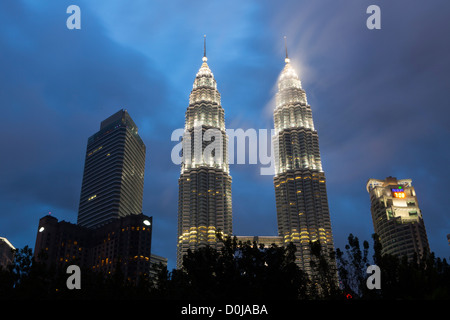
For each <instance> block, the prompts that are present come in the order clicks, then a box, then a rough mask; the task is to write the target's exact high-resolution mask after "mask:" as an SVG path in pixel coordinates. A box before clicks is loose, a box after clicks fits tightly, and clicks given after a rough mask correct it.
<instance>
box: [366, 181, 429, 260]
mask: <svg viewBox="0 0 450 320" xmlns="http://www.w3.org/2000/svg"><path fill="white" fill-rule="evenodd" d="M366 188H367V192H368V193H369V194H370V202H371V212H372V220H373V226H374V229H375V233H376V234H377V235H378V236H379V238H380V243H381V246H382V250H381V253H382V254H386V253H387V254H392V255H396V256H399V257H402V256H407V258H408V259H409V260H411V259H412V258H413V257H414V254H416V255H417V257H421V256H423V255H424V254H427V253H429V252H430V248H429V245H428V238H427V234H426V231H425V224H424V221H423V216H422V211H421V210H420V209H419V203H418V201H417V196H416V191H415V190H414V187H413V186H412V181H411V179H403V180H397V179H396V178H393V177H387V178H386V179H385V180H377V179H369V181H368V182H367V185H366Z"/></svg>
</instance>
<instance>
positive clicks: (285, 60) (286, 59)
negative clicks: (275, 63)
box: [284, 36, 290, 63]
mask: <svg viewBox="0 0 450 320" xmlns="http://www.w3.org/2000/svg"><path fill="white" fill-rule="evenodd" d="M284 50H286V58H285V59H284V62H286V63H288V62H289V61H290V60H289V56H288V51H287V40H286V36H284Z"/></svg>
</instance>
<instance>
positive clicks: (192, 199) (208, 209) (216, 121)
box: [177, 46, 232, 268]
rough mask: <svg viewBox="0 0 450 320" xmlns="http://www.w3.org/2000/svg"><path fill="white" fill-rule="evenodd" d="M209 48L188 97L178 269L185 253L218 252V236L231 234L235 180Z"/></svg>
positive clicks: (180, 204) (181, 179)
mask: <svg viewBox="0 0 450 320" xmlns="http://www.w3.org/2000/svg"><path fill="white" fill-rule="evenodd" d="M206 62H207V57H206V46H205V50H204V54H203V63H202V65H201V67H200V70H199V71H198V73H197V75H196V77H195V80H194V85H193V89H192V91H191V94H190V97H189V106H188V108H187V111H186V119H185V131H184V136H183V160H182V163H181V174H180V178H179V180H178V185H179V198H178V199H179V200H178V243H177V267H178V268H181V267H182V262H183V255H184V254H185V253H186V252H187V250H189V249H191V250H195V249H197V248H200V247H203V246H207V245H208V246H210V247H213V248H216V249H218V248H219V247H220V242H218V241H217V237H216V233H217V232H219V233H221V234H222V235H223V236H228V235H231V233H232V211H231V177H230V175H229V167H228V147H227V146H228V137H227V135H226V132H225V118H224V110H223V109H222V106H221V105H220V93H219V91H218V90H217V83H216V80H215V79H214V75H213V73H212V72H211V70H210V69H209V66H208V64H207V63H206Z"/></svg>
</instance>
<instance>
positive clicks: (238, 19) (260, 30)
mask: <svg viewBox="0 0 450 320" xmlns="http://www.w3.org/2000/svg"><path fill="white" fill-rule="evenodd" d="M71 4H76V5H78V6H79V7H80V8H81V30H69V29H67V27H66V19H67V18H68V17H69V14H67V13H66V9H67V7H68V6H69V5H71ZM372 4H377V5H379V6H380V8H381V26H382V28H381V30H369V29H368V28H367V27H366V19H367V18H368V17H369V15H368V14H367V13H366V9H367V7H368V6H369V5H372ZM448 12H450V2H449V1H444V0H442V1H439V0H432V1H420V2H418V1H406V0H398V1H380V0H370V1H366V0H358V1H353V0H342V1H335V0H308V1H305V0H292V1H268V0H244V1H242V0H241V1H237V0H227V1H218V0H210V1H181V0H171V1H160V0H155V1H148V0H147V1H145V0H134V1H124V0H122V1H120V0H86V1H75V0H71V1H66V0H59V1H50V0H45V1H44V0H42V1H35V0H2V1H1V2H0V107H1V115H2V125H1V126H0V137H1V140H0V150H1V157H0V168H1V169H0V170H1V171H0V178H1V179H0V236H2V237H6V238H8V239H9V240H10V241H11V242H12V244H13V245H14V246H15V247H17V248H22V247H24V246H25V245H29V246H30V247H32V248H34V243H35V238H36V233H37V226H38V222H39V219H40V218H41V217H43V216H44V215H46V214H48V213H49V212H51V214H52V215H53V216H55V217H56V218H58V219H59V220H65V221H69V222H72V223H76V219H77V211H78V202H79V197H80V191H81V182H82V175H83V166H84V156H85V151H86V143H87V139H88V137H89V136H91V135H92V134H94V133H95V132H96V131H98V129H99V126H100V122H101V121H102V120H104V119H105V118H107V117H108V116H110V115H111V114H113V113H115V112H117V111H118V110H119V109H122V108H124V109H127V110H128V112H129V113H130V115H131V117H132V118H133V119H134V121H135V122H136V124H137V125H138V127H139V134H140V136H141V137H142V139H143V141H144V143H145V144H146V146H147V157H146V172H145V186H144V214H146V215H150V216H153V221H154V226H153V243H152V251H153V253H155V254H158V255H161V256H164V257H167V258H168V259H169V269H171V268H173V267H174V266H175V256H176V238H177V201H178V177H179V174H180V167H179V166H178V165H175V164H173V163H172V161H171V157H170V155H171V150H172V148H173V147H174V146H175V144H176V142H172V141H171V139H170V138H171V134H172V131H173V130H175V129H178V128H183V127H184V119H185V111H186V108H187V106H188V103H189V93H190V91H191V89H192V84H193V81H194V78H195V74H196V73H197V71H198V69H199V68H200V65H201V62H202V61H201V58H202V55H203V35H204V34H206V35H207V55H208V64H209V66H210V68H211V70H212V72H213V73H214V76H215V78H216V80H217V84H218V90H219V92H220V93H221V96H222V106H223V108H224V110H225V117H226V118H225V119H226V126H227V128H231V129H238V128H242V129H248V128H254V129H271V128H273V118H272V110H273V108H274V100H273V98H274V94H275V92H276V91H275V90H276V81H277V77H278V75H279V73H280V71H281V70H282V68H283V66H284V40H283V36H285V35H286V36H287V39H288V49H289V56H290V58H291V61H292V62H293V63H294V65H295V66H296V68H297V72H298V74H299V75H300V78H301V80H302V85H303V88H304V89H305V90H306V93H307V97H308V102H309V104H310V105H311V107H312V110H313V117H314V122H315V126H316V129H317V130H318V133H319V139H320V148H321V155H322V161H323V168H324V171H325V174H326V177H327V188H328V200H329V205H330V214H331V221H332V228H333V234H334V239H335V246H336V247H338V248H341V249H343V247H344V245H345V243H346V241H347V237H348V235H349V233H353V234H354V235H356V236H358V237H359V238H360V239H362V240H369V242H370V243H371V244H372V241H371V234H372V233H373V232H374V231H373V224H372V218H371V214H370V202H369V195H368V193H367V191H366V189H365V186H366V183H367V180H368V179H369V178H376V179H384V178H386V177H387V176H395V177H397V178H399V179H406V178H410V179H412V181H413V185H414V186H415V188H416V192H417V195H418V200H419V206H420V208H421V209H422V212H423V216H424V220H425V226H426V229H427V233H428V238H429V242H430V247H431V250H432V251H434V252H435V253H436V255H437V256H439V257H443V258H444V257H445V258H448V257H449V250H450V247H449V245H448V244H447V239H446V235H447V234H448V233H450V215H449V209H448V204H447V200H448V197H449V194H450V187H449V183H448V181H447V180H448V179H449V178H450V166H449V160H450V149H449V142H448V141H449V138H450V126H449V122H448V121H449V119H450V108H449V107H450V106H449V98H448V93H449V91H450V90H449V89H450V81H449V75H450V43H449V41H448V37H449V34H450V20H449V19H448ZM230 171H231V176H232V178H233V184H232V191H233V193H232V196H233V221H234V222H233V229H234V233H235V234H236V235H277V222H276V210H275V195H274V187H273V176H268V175H266V176H262V175H260V173H259V172H260V165H259V164H256V165H255V164H253V165H250V164H248V165H238V164H234V165H230Z"/></svg>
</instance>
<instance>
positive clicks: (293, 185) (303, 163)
mask: <svg viewBox="0 0 450 320" xmlns="http://www.w3.org/2000/svg"><path fill="white" fill-rule="evenodd" d="M207 60H208V59H207V57H206V48H205V51H204V56H203V62H202V65H201V67H200V70H199V71H198V73H197V75H196V77H195V80H194V85H193V89H192V91H191V94H190V98H189V106H188V108H187V111H186V119H185V134H184V138H185V139H186V138H187V139H189V143H187V144H185V146H192V147H191V148H188V152H189V154H186V150H183V152H184V154H183V161H182V164H181V175H180V178H179V204H178V245H177V247H178V249H177V266H178V267H179V268H180V267H181V266H182V259H183V256H184V255H185V254H186V253H187V251H188V250H189V249H190V250H195V249H197V248H200V247H203V246H206V245H208V246H210V247H213V248H216V249H219V248H220V246H221V242H220V240H219V239H218V238H217V236H216V233H218V232H219V233H221V234H222V235H223V236H232V235H233V229H232V200H231V177H230V172H229V164H228V157H227V155H228V152H227V149H228V137H227V135H226V131H225V130H226V129H225V119H224V109H223V108H222V106H221V102H220V93H219V92H218V90H217V83H216V80H215V79H214V75H213V73H212V72H211V70H210V68H209V66H208V64H207ZM274 125H275V135H274V136H273V146H274V152H273V156H274V157H275V159H274V160H275V176H274V186H275V196H276V210H277V220H278V236H277V237H264V236H254V237H242V236H241V237H238V238H241V239H242V240H248V239H252V240H254V241H257V242H260V243H264V244H269V245H270V244H271V243H274V244H277V245H287V244H289V243H291V242H292V243H294V244H295V246H296V248H297V251H296V263H297V265H298V266H299V267H300V268H301V269H302V270H304V271H305V272H307V273H308V274H310V273H311V270H310V260H311V243H312V242H315V241H319V242H320V244H321V246H322V249H323V252H325V253H328V252H332V251H334V244H333V236H332V231H331V222H330V214H329V209H328V199H327V191H326V182H325V175H324V172H323V170H322V163H321V158H320V151H319V140H318V135H317V131H316V130H315V128H314V122H313V118H312V112H311V106H310V105H308V102H307V99H306V93H305V91H304V90H303V88H302V85H301V81H300V79H299V77H298V75H297V73H296V71H295V69H294V67H293V66H292V65H291V63H290V59H289V57H288V55H287V50H286V58H285V66H284V69H283V70H282V72H281V75H280V77H279V79H278V93H277V94H276V106H275V110H274ZM210 129H215V130H216V132H220V135H219V138H220V140H221V150H220V151H223V152H221V154H222V155H221V157H211V158H209V159H205V158H204V156H202V157H200V158H199V157H196V155H194V149H195V148H194V144H195V143H196V142H195V137H196V136H200V138H201V142H200V143H201V145H202V151H204V150H205V149H206V148H208V145H210V144H211V143H213V141H212V142H208V141H210V140H211V139H210V138H209V137H208V138H205V137H204V136H201V135H199V134H197V135H196V132H197V133H201V134H203V135H204V134H205V133H206V132H207V131H208V130H210ZM197 143H198V142H197ZM222 148H223V149H222ZM201 154H202V155H203V152H202V153H201ZM330 262H331V261H330Z"/></svg>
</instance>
